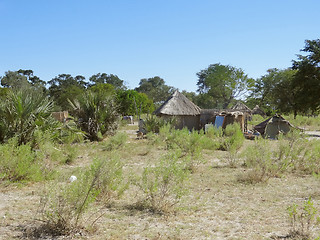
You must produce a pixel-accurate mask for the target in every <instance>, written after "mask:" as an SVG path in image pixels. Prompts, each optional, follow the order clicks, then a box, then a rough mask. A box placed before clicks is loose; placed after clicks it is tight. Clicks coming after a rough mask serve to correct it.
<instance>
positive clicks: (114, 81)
mask: <svg viewBox="0 0 320 240" xmlns="http://www.w3.org/2000/svg"><path fill="white" fill-rule="evenodd" d="M89 81H90V85H96V84H99V83H102V84H105V83H107V84H111V85H113V86H114V88H115V89H123V90H125V89H127V87H126V86H125V84H124V81H123V80H122V79H120V78H119V77H118V76H117V75H114V74H106V73H98V74H95V75H92V76H91V77H90V78H89Z"/></svg>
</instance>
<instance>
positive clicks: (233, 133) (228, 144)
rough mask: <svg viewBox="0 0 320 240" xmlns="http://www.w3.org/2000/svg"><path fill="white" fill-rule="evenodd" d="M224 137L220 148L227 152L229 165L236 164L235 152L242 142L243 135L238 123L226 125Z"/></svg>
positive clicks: (236, 152)
mask: <svg viewBox="0 0 320 240" xmlns="http://www.w3.org/2000/svg"><path fill="white" fill-rule="evenodd" d="M224 133H225V139H224V142H223V144H222V149H225V150H226V151H227V152H228V163H229V165H230V166H231V167H235V166H236V160H237V154H238V151H239V150H240V148H241V147H242V145H243V143H244V136H243V133H242V130H241V128H240V126H239V124H237V123H234V124H229V125H227V127H226V129H225V131H224Z"/></svg>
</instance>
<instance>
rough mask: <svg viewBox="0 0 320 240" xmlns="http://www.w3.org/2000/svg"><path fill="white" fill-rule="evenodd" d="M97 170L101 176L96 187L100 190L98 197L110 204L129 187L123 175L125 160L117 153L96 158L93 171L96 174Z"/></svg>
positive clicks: (92, 167) (92, 166)
mask: <svg viewBox="0 0 320 240" xmlns="http://www.w3.org/2000/svg"><path fill="white" fill-rule="evenodd" d="M97 171H99V177H98V179H97V181H96V182H95V185H94V188H95V190H97V191H98V199H99V200H100V201H102V202H103V203H104V204H106V205H108V204H110V203H111V202H112V201H113V200H114V199H118V198H119V197H120V196H121V195H122V194H123V193H124V191H125V190H126V189H127V188H128V182H125V181H124V176H123V162H121V161H120V158H119V157H117V156H116V155H113V156H112V157H111V158H108V159H95V160H94V162H93V164H92V165H91V172H92V173H93V174H94V173H95V172H97Z"/></svg>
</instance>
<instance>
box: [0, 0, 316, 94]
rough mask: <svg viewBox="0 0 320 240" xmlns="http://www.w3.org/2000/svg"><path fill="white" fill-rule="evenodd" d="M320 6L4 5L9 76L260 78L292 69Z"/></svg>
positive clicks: (252, 2)
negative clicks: (226, 72) (219, 72)
mask: <svg viewBox="0 0 320 240" xmlns="http://www.w3.org/2000/svg"><path fill="white" fill-rule="evenodd" d="M319 10H320V1H318V0H300V1H298V0H268V1H266V0H265V1H262V0H241V1H240V0H230V1H228V0H225V1H222V0H220V1H217V0H198V1H194V0H192V1H191V0H184V1H181V0H158V1H155V0H136V1H134V0H131V1H130V0H112V1H111V0H90V1H89V0H87V1H82V0H55V1H46V0H28V1H26V0H0V76H3V75H4V73H5V72H6V71H8V70H11V71H15V70H18V69H32V70H33V71H34V74H35V75H37V76H39V77H40V78H41V79H43V80H45V81H49V80H50V79H52V78H54V77H55V76H57V75H58V74H62V73H68V74H71V75H73V76H76V75H83V76H85V77H86V78H87V79H88V78H89V77H90V76H91V75H93V74H96V73H99V72H101V73H102V72H105V73H108V74H116V75H118V76H119V77H120V78H121V79H123V80H124V81H125V82H126V83H127V85H128V86H129V88H135V87H137V86H138V85H139V81H140V79H142V78H149V77H154V76H160V77H162V78H163V79H164V80H165V82H166V84H167V85H170V86H174V87H177V88H179V89H180V90H187V91H196V90H197V85H196V84H197V76H196V73H197V72H199V71H200V70H202V69H205V68H207V67H208V66H209V65H210V64H214V63H221V64H229V65H232V66H234V67H237V68H242V69H243V70H244V71H245V73H247V74H248V76H249V77H253V78H258V77H260V76H262V75H264V74H265V73H266V70H267V69H269V68H280V69H283V68H287V67H290V66H291V61H292V60H293V59H296V54H299V53H300V49H302V48H303V47H304V44H305V43H304V41H305V40H306V39H318V38H319V33H320V31H319V30H320V16H319Z"/></svg>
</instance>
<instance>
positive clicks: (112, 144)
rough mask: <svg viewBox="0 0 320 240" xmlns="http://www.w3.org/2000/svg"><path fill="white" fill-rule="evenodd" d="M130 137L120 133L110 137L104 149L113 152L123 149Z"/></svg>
mask: <svg viewBox="0 0 320 240" xmlns="http://www.w3.org/2000/svg"><path fill="white" fill-rule="evenodd" d="M127 139H128V135H127V134H126V133H124V132H118V133H116V135H114V136H112V137H110V138H109V139H108V140H107V141H106V142H105V143H104V147H103V149H104V150H106V151H112V150H117V149H121V148H123V147H124V146H125V145H126V143H127Z"/></svg>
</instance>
